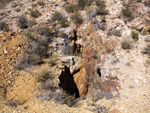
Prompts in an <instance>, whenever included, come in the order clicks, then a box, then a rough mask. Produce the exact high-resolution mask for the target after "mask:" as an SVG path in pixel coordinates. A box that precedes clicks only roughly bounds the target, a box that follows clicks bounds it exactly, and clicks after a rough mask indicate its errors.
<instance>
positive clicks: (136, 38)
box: [131, 31, 139, 41]
mask: <svg viewBox="0 0 150 113" xmlns="http://www.w3.org/2000/svg"><path fill="white" fill-rule="evenodd" d="M131 37H132V38H133V39H134V40H135V41H138V40H139V34H138V33H137V32H136V31H131Z"/></svg>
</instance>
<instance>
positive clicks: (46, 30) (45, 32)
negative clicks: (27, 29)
mask: <svg viewBox="0 0 150 113" xmlns="http://www.w3.org/2000/svg"><path fill="white" fill-rule="evenodd" d="M37 32H38V33H39V34H40V35H43V36H46V37H49V36H51V35H52V34H53V33H52V30H51V29H50V28H48V27H46V26H45V27H42V26H40V27H38V28H37Z"/></svg>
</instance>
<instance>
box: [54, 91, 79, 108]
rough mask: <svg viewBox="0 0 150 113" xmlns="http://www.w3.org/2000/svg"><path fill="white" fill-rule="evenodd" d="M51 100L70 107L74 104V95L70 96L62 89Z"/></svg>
mask: <svg viewBox="0 0 150 113" xmlns="http://www.w3.org/2000/svg"><path fill="white" fill-rule="evenodd" d="M53 100H54V101H55V102H57V103H60V104H66V105H67V106H69V107H72V106H74V105H75V104H76V98H75V95H70V94H67V93H66V92H64V91H63V90H62V89H60V90H59V92H56V94H55V95H54V96H53Z"/></svg>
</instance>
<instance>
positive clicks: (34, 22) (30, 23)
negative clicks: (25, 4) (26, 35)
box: [28, 20, 36, 28]
mask: <svg viewBox="0 0 150 113" xmlns="http://www.w3.org/2000/svg"><path fill="white" fill-rule="evenodd" d="M34 25H36V20H29V21H28V27H31V28H32V27H33V26H34Z"/></svg>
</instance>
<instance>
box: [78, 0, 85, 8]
mask: <svg viewBox="0 0 150 113" xmlns="http://www.w3.org/2000/svg"><path fill="white" fill-rule="evenodd" d="M85 6H86V0H78V8H79V9H82V10H83V9H84V8H85Z"/></svg>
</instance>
